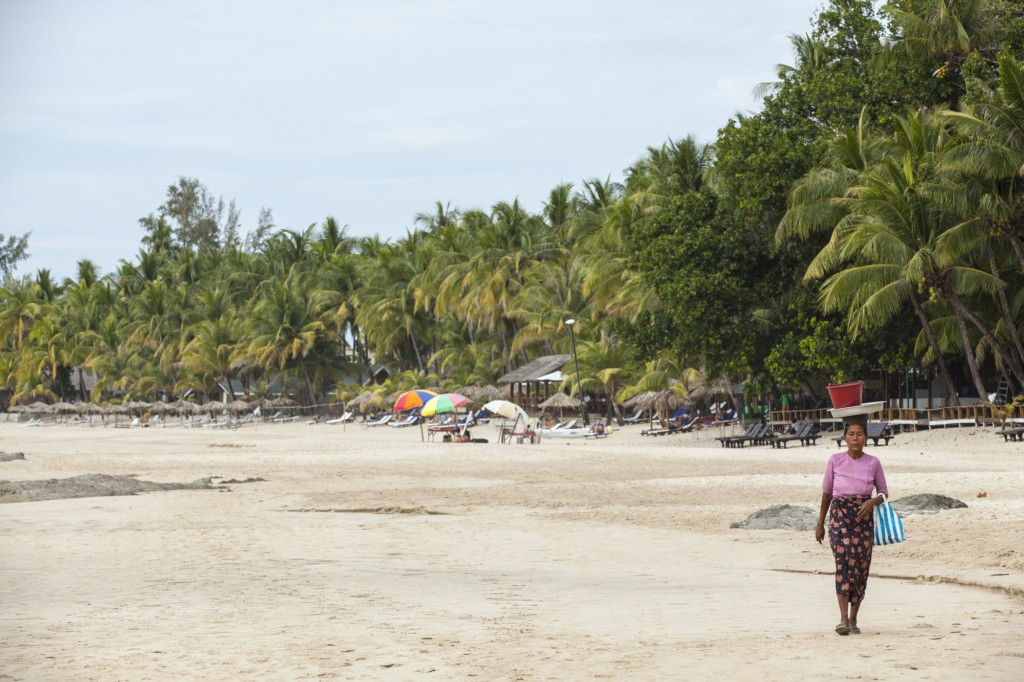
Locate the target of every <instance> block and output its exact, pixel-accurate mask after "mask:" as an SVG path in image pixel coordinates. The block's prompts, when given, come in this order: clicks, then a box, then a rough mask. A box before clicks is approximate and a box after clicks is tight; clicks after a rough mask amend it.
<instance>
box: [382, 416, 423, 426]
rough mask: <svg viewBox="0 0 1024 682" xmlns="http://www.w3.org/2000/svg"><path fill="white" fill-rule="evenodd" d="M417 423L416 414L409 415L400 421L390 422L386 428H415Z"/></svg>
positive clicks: (417, 417) (418, 419)
mask: <svg viewBox="0 0 1024 682" xmlns="http://www.w3.org/2000/svg"><path fill="white" fill-rule="evenodd" d="M419 421H420V417H419V415H418V414H410V415H409V416H408V417H406V418H405V419H403V420H402V421H397V422H391V423H390V424H388V426H391V427H393V428H396V429H404V428H405V427H407V426H416V424H418V423H419Z"/></svg>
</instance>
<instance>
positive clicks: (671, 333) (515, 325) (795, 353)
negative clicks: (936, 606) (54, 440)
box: [0, 0, 1024, 404]
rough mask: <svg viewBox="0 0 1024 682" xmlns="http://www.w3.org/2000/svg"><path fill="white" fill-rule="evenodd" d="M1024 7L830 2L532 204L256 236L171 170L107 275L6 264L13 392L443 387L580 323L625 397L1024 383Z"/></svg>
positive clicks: (0, 324)
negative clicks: (56, 275) (398, 225)
mask: <svg viewBox="0 0 1024 682" xmlns="http://www.w3.org/2000/svg"><path fill="white" fill-rule="evenodd" d="M1022 26H1024V3H1022V2H1020V1H1019V0H1013V1H1010V0H989V1H983V0H977V1H974V2H967V1H963V2H955V1H953V0H901V1H899V2H895V1H894V2H891V3H889V4H888V5H886V6H885V7H883V8H882V10H881V12H880V13H876V12H875V10H874V9H873V3H871V2H869V1H866V0H863V1H862V0H834V1H833V2H830V3H828V4H827V5H826V6H825V7H824V8H823V9H822V10H821V11H820V12H819V13H818V14H817V15H816V16H815V17H814V20H813V23H812V28H811V30H810V32H808V33H807V34H805V35H802V36H794V38H793V46H794V57H795V63H794V64H793V65H780V66H779V67H778V69H777V76H778V80H777V81H776V82H773V83H767V84H764V85H763V86H761V88H760V89H759V91H760V93H761V94H762V95H763V101H762V107H761V110H760V111H759V112H758V113H757V114H753V115H750V116H737V117H736V118H734V119H733V120H730V121H728V122H727V123H726V124H725V125H724V126H723V127H722V128H721V129H720V131H719V134H718V136H717V139H716V140H715V141H714V142H713V143H711V144H708V145H703V144H700V143H699V142H697V141H696V140H694V139H693V138H692V137H685V138H682V139H678V140H671V141H669V142H666V143H665V144H663V145H661V146H658V147H650V148H648V149H647V150H646V152H645V153H644V154H643V155H642V156H641V158H640V159H639V160H638V161H637V162H636V163H634V164H633V165H632V166H630V167H629V168H628V169H626V170H625V173H624V176H623V178H622V180H621V181H613V180H612V179H611V178H608V179H605V180H601V179H598V178H593V179H589V180H585V181H583V182H581V183H579V184H578V185H576V186H572V185H560V186H558V187H555V188H554V189H552V190H551V192H550V194H549V196H548V198H547V200H546V201H545V202H544V204H543V206H542V207H541V209H540V210H539V212H536V213H533V212H531V211H529V210H527V209H526V208H524V207H523V206H522V205H520V204H519V202H518V201H515V200H513V201H500V202H498V203H496V204H494V205H493V206H491V207H490V208H489V209H488V210H481V209H472V210H459V209H455V208H452V207H451V206H449V205H445V204H443V203H441V202H438V203H437V205H436V206H435V207H434V208H433V210H430V211H427V212H424V213H422V214H420V215H418V216H416V218H415V224H416V228H415V229H414V230H413V231H411V232H409V233H408V234H407V235H406V236H405V237H404V238H401V239H397V240H395V241H382V240H380V239H378V238H354V237H351V236H349V235H348V234H347V232H346V230H345V228H343V227H342V226H340V225H339V224H338V223H337V222H336V221H335V220H334V219H333V218H327V219H326V220H325V221H324V222H323V223H322V224H320V225H312V226H309V227H308V228H306V229H278V228H277V227H276V226H274V224H273V216H272V214H271V213H270V211H269V210H268V209H264V210H263V211H262V212H261V214H260V219H259V223H258V225H257V227H256V229H254V230H253V231H252V232H250V233H249V235H247V237H245V238H243V237H242V236H241V235H240V234H239V217H238V212H237V210H235V208H234V205H233V203H229V204H228V205H227V206H225V203H224V202H223V200H222V199H219V198H217V199H215V198H214V197H213V195H212V194H211V193H210V192H209V191H208V190H207V189H206V188H205V187H204V186H203V185H202V184H201V183H200V182H199V181H198V180H196V179H191V178H181V179H179V181H178V182H177V183H176V184H174V185H172V186H171V187H169V188H168V193H167V201H166V202H165V204H164V205H163V206H161V207H159V208H158V209H157V210H156V211H155V212H154V213H153V214H151V215H149V216H147V217H145V218H143V219H142V220H140V223H141V225H142V228H143V230H144V236H143V238H142V241H141V246H140V250H139V252H138V254H137V255H136V256H135V257H134V258H132V259H130V260H125V261H122V262H121V263H120V265H119V267H118V268H117V269H116V270H115V271H113V272H111V273H108V274H106V275H103V276H100V274H99V268H98V267H97V266H96V265H95V264H93V263H90V262H88V261H82V262H80V263H79V267H78V273H77V274H76V276H75V277H73V278H69V279H67V280H66V281H64V282H56V281H54V279H53V277H52V275H51V274H50V273H49V272H48V271H47V270H40V271H38V272H36V273H35V274H33V275H26V276H22V277H15V276H13V275H10V274H8V275H7V277H6V279H5V281H4V286H3V287H2V288H0V343H2V344H3V347H4V352H3V354H2V355H0V385H6V386H9V387H10V388H11V390H12V391H13V394H14V398H15V400H16V401H17V402H28V401H29V400H32V399H36V398H49V399H57V398H64V399H71V398H74V397H75V396H72V395H69V392H70V391H71V386H72V382H71V381H70V379H71V377H70V376H69V373H70V372H71V371H72V369H73V368H77V367H83V368H87V369H89V370H92V371H94V372H95V373H96V374H97V375H98V376H99V377H100V383H99V384H98V385H97V387H96V389H95V391H94V395H93V396H92V397H93V398H97V397H99V396H100V395H101V394H111V393H114V394H118V395H123V396H126V397H131V398H137V399H152V398H154V397H156V396H157V395H175V394H180V393H182V392H183V391H187V390H190V389H191V390H194V391H197V392H199V393H203V394H210V393H211V392H213V391H214V390H215V389H216V387H217V385H218V384H219V383H225V384H227V385H230V381H229V380H235V381H238V382H241V384H242V385H243V386H244V387H245V390H246V392H247V393H248V394H250V395H263V394H266V393H268V392H269V391H270V390H271V387H272V386H273V385H275V382H281V383H283V384H284V385H285V386H286V388H287V390H289V391H290V392H291V393H293V394H294V395H296V396H298V397H300V398H301V399H302V400H303V401H305V402H307V403H311V404H312V403H318V402H324V401H328V400H332V399H336V398H341V399H344V398H346V397H347V396H350V395H351V394H352V393H353V392H354V391H355V390H356V386H357V385H358V384H359V383H360V382H362V381H363V380H365V379H366V378H368V377H369V375H370V371H371V368H372V366H373V365H374V364H382V365H386V366H388V367H389V368H390V369H392V371H393V372H394V373H395V374H394V378H393V379H392V380H391V382H389V384H388V385H387V386H385V387H384V388H383V389H382V390H385V391H389V390H393V389H395V388H399V387H404V388H409V387H412V386H413V385H424V384H428V385H436V386H438V387H440V388H445V389H451V388H457V387H458V386H462V385H465V384H474V383H492V382H493V381H494V380H495V379H496V378H497V377H498V376H500V375H501V374H503V373H505V372H506V371H508V370H509V369H511V368H513V367H514V366H517V365H519V364H521V363H522V362H524V361H526V360H528V359H530V358H532V357H535V356H537V355H541V354H548V353H551V352H568V341H569V337H568V329H567V328H566V327H565V320H567V319H570V318H573V319H576V320H579V324H578V325H577V326H576V327H575V330H576V333H577V335H578V339H577V340H578V342H579V359H580V366H581V371H582V374H583V382H582V383H583V389H584V390H586V391H593V392H598V393H603V394H606V395H609V396H611V397H616V398H619V399H621V398H624V397H628V396H629V395H631V394H633V393H636V392H638V391H640V390H646V389H660V388H666V387H668V386H670V385H671V384H673V383H674V382H676V381H678V382H682V383H681V384H680V385H682V386H685V385H686V384H687V383H688V382H692V381H693V380H694V377H695V376H697V373H696V372H695V370H694V369H693V368H697V369H699V370H700V375H701V376H702V377H703V379H704V380H705V381H710V380H714V379H718V378H728V379H731V380H733V381H743V382H746V386H747V391H748V393H750V394H751V395H762V396H763V395H769V394H778V393H779V392H781V391H793V390H806V391H808V392H809V393H812V394H813V392H814V390H815V389H816V387H818V386H820V384H821V383H822V382H823V381H825V380H841V379H847V378H851V377H855V376H859V375H862V374H863V373H864V372H866V371H868V370H870V369H872V368H875V367H882V368H885V369H890V370H891V369H896V368H902V367H908V366H926V367H934V368H936V371H937V372H938V373H939V374H940V375H941V376H943V377H945V381H946V383H947V386H948V388H949V393H950V395H952V396H955V395H956V393H957V389H958V387H957V386H956V385H954V379H953V374H954V370H953V369H951V368H960V367H963V368H966V370H965V371H964V372H963V374H964V375H965V376H967V377H968V379H969V381H970V382H971V389H972V391H973V392H975V393H977V394H979V395H984V394H985V392H986V391H991V390H992V389H993V388H994V386H992V385H990V384H991V383H992V381H991V377H992V374H993V370H995V371H996V372H1004V373H1005V374H1006V375H1007V376H1009V377H1012V378H1013V379H1014V381H1015V382H1016V384H1017V385H1024V344H1022V341H1021V333H1020V321H1021V307H1022V304H1024V291H1022V288H1021V283H1022V281H1021V272H1022V271H1024V242H1022V238H1024V235H1022V225H1024V223H1022V208H1024V203H1022V193H1021V177H1022V174H1024V70H1022V66H1021V61H1020V60H1021V58H1022V56H1024V55H1021V54H1020V52H1021V50H1022V47H1021V43H1020V38H1021V36H1022V35H1024V31H1022V28H1021V27H1022ZM19 246H20V251H19V250H18V248H16V247H19ZM24 248H25V244H24V242H19V243H14V242H12V243H11V244H10V248H9V249H8V251H10V253H9V254H7V255H6V256H5V257H6V260H4V261H0V262H3V263H10V264H11V265H13V263H16V262H17V259H18V258H20V257H21V255H22V254H23V252H24ZM0 255H2V254H0ZM566 389H567V390H570V391H574V390H575V385H574V384H573V385H569V383H567V385H566ZM78 397H79V398H85V397H87V396H78Z"/></svg>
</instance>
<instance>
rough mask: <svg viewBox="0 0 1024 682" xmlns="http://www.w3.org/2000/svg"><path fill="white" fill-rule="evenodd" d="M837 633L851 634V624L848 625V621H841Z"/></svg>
mask: <svg viewBox="0 0 1024 682" xmlns="http://www.w3.org/2000/svg"><path fill="white" fill-rule="evenodd" d="M836 634H837V635H848V634H850V626H849V625H847V624H846V623H840V624H839V625H837V626H836Z"/></svg>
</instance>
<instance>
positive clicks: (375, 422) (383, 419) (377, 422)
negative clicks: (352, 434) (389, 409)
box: [360, 413, 393, 428]
mask: <svg viewBox="0 0 1024 682" xmlns="http://www.w3.org/2000/svg"><path fill="white" fill-rule="evenodd" d="M392 416H393V415H392V414H391V413H388V414H384V415H381V416H380V417H378V418H377V419H372V420H370V421H365V422H363V423H362V424H360V426H362V427H364V428H368V427H371V426H384V425H385V424H387V423H388V422H389V421H391V417H392Z"/></svg>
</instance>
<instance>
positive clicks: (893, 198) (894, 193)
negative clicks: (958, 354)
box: [808, 112, 1021, 396]
mask: <svg viewBox="0 0 1024 682" xmlns="http://www.w3.org/2000/svg"><path fill="white" fill-rule="evenodd" d="M899 125H900V133H899V134H898V135H897V137H896V141H897V146H898V148H900V149H902V151H903V153H902V155H900V156H896V157H893V156H889V157H887V158H886V159H884V160H883V161H882V162H881V163H879V164H876V165H875V166H874V167H873V168H871V169H870V170H868V171H866V172H865V173H862V174H861V177H860V179H859V182H858V184H857V185H856V186H855V187H852V188H851V189H850V191H849V195H850V197H851V202H850V205H849V214H848V216H846V217H845V218H844V219H843V220H842V221H840V223H839V224H838V225H837V226H836V231H835V234H834V236H833V239H832V241H831V242H830V243H829V244H828V245H827V246H826V247H825V249H823V250H822V254H819V256H818V258H816V259H815V263H813V264H812V266H811V268H809V269H808V277H809V278H814V277H815V276H816V275H817V274H818V273H819V272H822V271H823V269H824V266H823V265H822V264H829V266H830V267H832V268H833V269H834V268H835V266H836V264H838V263H844V264H845V263H852V265H849V266H846V267H843V269H841V270H840V271H839V272H837V273H836V274H834V275H832V276H831V277H830V278H829V279H828V280H826V282H825V284H824V285H823V286H822V289H821V296H820V300H821V303H822V307H823V308H824V309H825V310H826V311H835V310H838V309H842V308H843V307H846V306H849V309H850V325H851V330H852V331H853V332H854V333H855V334H856V332H857V331H859V330H861V329H868V328H873V327H877V326H879V325H882V324H885V323H886V322H887V321H888V320H889V319H891V318H892V317H893V316H895V315H896V314H898V313H899V311H900V309H901V307H902V306H903V305H905V304H906V303H908V302H909V303H910V304H911V305H912V306H913V307H914V310H915V312H916V313H917V314H918V317H919V318H920V319H921V321H922V327H923V328H924V330H925V332H926V333H930V332H929V331H928V330H929V328H930V324H929V323H928V321H927V316H926V315H925V313H924V309H923V305H922V301H921V300H920V299H919V298H918V297H919V296H920V295H922V294H924V293H925V292H928V294H929V296H930V299H931V300H932V301H939V300H942V301H945V302H946V303H948V304H949V305H950V307H951V309H952V312H953V318H954V320H955V324H956V328H957V330H958V333H959V336H960V340H961V347H962V348H963V350H964V355H965V358H966V360H967V364H968V367H969V369H970V373H971V377H972V379H973V381H974V384H975V389H976V390H977V391H978V395H981V396H984V395H986V393H985V388H984V382H983V381H982V378H981V374H980V370H979V368H978V363H977V358H976V357H975V352H974V346H973V343H972V341H971V338H970V333H969V331H968V328H967V323H968V322H970V323H972V324H973V325H974V326H975V327H976V328H977V329H978V331H979V332H981V334H982V335H983V336H984V338H985V339H986V341H987V343H988V344H990V346H991V347H992V348H993V349H995V350H996V352H997V354H998V356H999V357H1000V358H1001V359H1002V361H1003V362H1004V363H1005V364H1006V365H1007V366H1008V367H1009V368H1010V370H1011V371H1012V372H1013V373H1014V375H1015V376H1017V377H1020V375H1021V368H1020V362H1019V360H1018V359H1017V358H1016V357H1015V356H1014V355H1013V354H1012V353H1010V352H1008V351H1007V349H1006V348H1005V347H1004V346H1003V345H1002V344H1001V343H1000V342H999V341H998V340H997V339H996V338H995V336H994V335H993V333H992V331H991V330H990V329H989V328H988V326H987V325H986V324H985V323H984V322H983V321H982V320H981V319H980V317H979V316H978V315H977V314H975V312H974V311H973V310H971V308H970V307H969V306H968V305H967V304H966V303H965V301H964V299H963V297H964V296H971V295H974V294H978V293H985V294H989V295H991V294H994V293H995V290H996V288H997V285H996V279H994V278H993V277H992V276H991V275H990V274H989V273H986V272H984V271H982V270H979V269H977V268H975V267H972V266H971V265H969V264H967V263H950V262H947V261H944V260H943V259H942V258H941V257H940V255H939V253H938V245H937V243H938V239H939V237H940V236H941V234H942V233H943V232H944V231H945V230H946V229H948V228H949V227H951V226H952V224H953V222H952V216H950V215H949V214H948V212H945V211H943V210H942V209H941V207H940V206H939V205H937V204H936V203H935V202H933V201H930V200H929V198H928V196H927V191H926V188H925V181H926V180H927V169H928V168H929V167H934V164H935V157H936V156H937V155H938V154H940V153H941V151H942V149H943V146H944V144H945V142H946V140H947V139H948V136H947V133H946V131H945V128H944V126H943V125H942V121H941V118H940V117H934V116H931V115H929V114H927V113H924V112H919V113H917V114H914V115H912V116H911V117H908V118H906V119H901V120H900V121H899ZM929 342H930V344H931V345H932V349H933V352H935V353H936V354H938V353H939V350H938V349H939V344H938V341H937V340H936V339H933V338H929Z"/></svg>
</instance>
